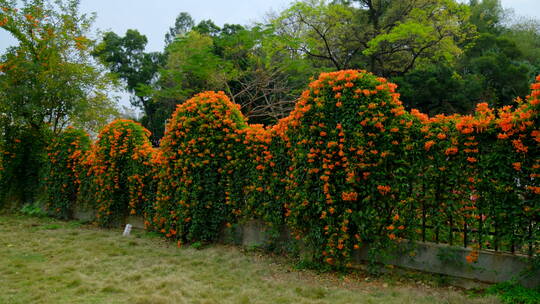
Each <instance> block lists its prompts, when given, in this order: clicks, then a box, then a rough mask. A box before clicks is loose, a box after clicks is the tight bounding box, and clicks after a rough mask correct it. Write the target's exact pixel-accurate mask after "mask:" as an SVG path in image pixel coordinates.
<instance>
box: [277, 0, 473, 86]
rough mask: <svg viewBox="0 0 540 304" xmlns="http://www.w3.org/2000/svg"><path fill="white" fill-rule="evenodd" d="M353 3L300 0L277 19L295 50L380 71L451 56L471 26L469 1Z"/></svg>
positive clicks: (365, 0) (339, 65) (342, 64)
mask: <svg viewBox="0 0 540 304" xmlns="http://www.w3.org/2000/svg"><path fill="white" fill-rule="evenodd" d="M354 2H356V3H357V5H356V6H355V5H352V1H334V2H331V3H328V2H327V1H325V0H309V1H303V2H297V3H295V4H293V6H292V7H291V8H289V9H288V10H286V11H285V12H283V13H282V14H281V15H280V16H278V17H277V18H275V19H274V24H275V26H276V29H277V31H278V33H279V34H280V35H282V36H283V39H284V40H285V41H287V43H288V44H289V46H290V48H291V50H293V51H294V52H300V53H303V54H306V55H307V56H309V57H311V58H312V59H313V60H318V61H320V60H323V61H326V62H328V63H330V64H331V66H332V67H333V68H334V69H338V70H339V69H347V68H367V69H368V70H370V71H372V72H374V73H376V74H379V75H382V76H392V75H394V76H395V75H403V74H404V73H406V72H408V71H410V70H412V69H413V68H414V67H415V66H417V65H420V64H423V63H426V62H427V63H429V62H434V61H437V60H438V61H440V60H443V61H451V60H453V59H454V58H455V57H456V56H458V55H459V54H460V53H461V49H460V47H459V44H460V43H461V42H462V41H463V40H464V39H466V38H468V36H469V32H470V30H471V29H470V28H469V27H468V26H467V23H466V21H467V18H468V7H467V5H464V4H459V3H457V2H456V1H455V0H404V1H391V0H357V1H354Z"/></svg>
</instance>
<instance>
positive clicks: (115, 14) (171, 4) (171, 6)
mask: <svg viewBox="0 0 540 304" xmlns="http://www.w3.org/2000/svg"><path fill="white" fill-rule="evenodd" d="M461 1H466V0H461ZM291 2H292V1H291V0H151V1H149V0H81V11H82V12H84V13H91V12H96V13H97V19H96V22H95V28H97V29H99V30H102V31H108V30H112V31H114V32H115V33H117V34H119V35H123V34H125V32H126V30H127V29H137V30H138V31H139V32H141V33H142V34H144V35H146V36H147V37H148V46H147V50H148V51H162V50H163V45H164V42H163V41H164V37H165V33H166V32H167V30H168V29H169V27H170V26H172V25H173V24H174V20H175V19H176V16H177V15H178V14H179V13H180V12H188V13H189V14H190V15H191V16H192V17H193V18H194V19H195V22H199V21H201V20H204V19H211V20H212V21H214V23H216V24H217V25H219V26H222V25H223V24H225V23H235V24H242V25H246V24H250V23H252V22H255V21H261V20H262V19H263V18H264V16H265V15H266V14H267V13H268V12H269V11H280V10H282V9H284V8H286V7H287V6H288V4H289V3H291ZM501 2H502V5H503V7H505V8H512V9H513V10H514V11H515V13H516V14H517V15H522V16H527V17H534V18H537V19H540V0H501ZM14 43H15V40H14V39H13V38H12V37H11V36H10V35H9V34H8V33H7V32H5V31H3V30H0V52H2V51H3V50H4V49H5V48H6V47H8V46H10V45H13V44H14ZM123 95H124V94H123ZM121 104H123V105H126V104H128V102H127V98H126V96H123V97H122V102H121Z"/></svg>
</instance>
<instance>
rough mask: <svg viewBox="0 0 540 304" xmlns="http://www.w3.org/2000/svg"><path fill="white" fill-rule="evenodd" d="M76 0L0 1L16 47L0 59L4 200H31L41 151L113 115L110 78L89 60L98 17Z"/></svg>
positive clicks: (0, 23)
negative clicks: (74, 129)
mask: <svg viewBox="0 0 540 304" xmlns="http://www.w3.org/2000/svg"><path fill="white" fill-rule="evenodd" d="M78 7H79V1H78V0H58V1H54V2H52V1H46V0H26V1H23V2H22V7H20V8H18V6H17V1H15V0H0V8H1V11H0V27H1V28H2V29H4V30H6V31H7V32H9V33H10V34H11V35H12V36H13V37H15V39H16V40H17V42H18V45H16V46H13V47H10V48H8V49H7V50H6V52H5V53H4V54H3V55H2V56H1V57H0V109H2V118H1V121H0V122H1V123H2V125H0V136H1V137H3V140H1V141H0V142H2V143H3V144H2V146H1V147H0V150H1V152H2V153H4V154H5V155H10V157H9V160H7V158H4V162H3V164H2V166H3V169H4V170H3V173H2V179H1V180H0V194H1V195H2V196H4V197H3V198H6V196H9V198H10V200H12V201H16V202H17V201H30V200H32V199H34V195H35V194H36V191H37V188H38V186H39V179H38V176H39V171H40V169H41V167H42V165H43V160H44V147H45V145H46V144H47V141H48V139H50V137H51V136H56V135H57V134H58V133H59V132H60V131H61V130H62V129H64V128H65V127H66V126H67V125H69V124H71V125H75V126H80V127H84V128H86V129H90V130H97V129H99V128H100V127H101V125H103V124H104V123H106V122H107V120H109V119H110V118H111V116H112V115H114V114H115V113H116V109H115V105H114V103H113V102H112V101H111V100H110V99H109V98H108V95H107V91H108V90H110V89H111V81H110V80H111V79H110V78H109V77H108V76H107V74H106V73H105V72H104V71H103V69H102V68H101V67H100V66H97V65H94V64H93V63H92V62H91V57H90V50H91V48H92V46H93V41H92V40H90V39H89V38H87V34H88V32H89V30H90V27H91V24H92V21H93V17H91V16H86V15H81V14H80V13H79V11H78Z"/></svg>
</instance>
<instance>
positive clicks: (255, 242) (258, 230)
mask: <svg viewBox="0 0 540 304" xmlns="http://www.w3.org/2000/svg"><path fill="white" fill-rule="evenodd" d="M267 231H268V227H266V226H265V225H264V223H262V222H260V221H250V222H247V223H245V224H242V225H238V226H237V227H235V228H234V229H231V231H229V232H228V235H229V238H228V240H226V241H228V242H229V243H234V244H236V245H242V246H247V247H264V246H268V245H269V243H268V242H271V241H272V240H271V238H270V237H269V236H268V235H267V234H266V232H267ZM231 237H232V242H231ZM281 240H282V241H283V236H282V238H281ZM290 241H293V240H291V239H290V238H289V242H290ZM300 247H301V246H300ZM368 251H369V248H368V247H367V246H365V247H363V248H360V249H359V250H357V251H356V252H354V254H353V259H354V261H355V262H357V263H363V262H365V261H367V260H368ZM470 251H471V249H469V248H463V247H458V246H449V245H442V244H434V243H423V242H415V243H410V242H403V243H402V244H399V245H398V246H397V249H396V251H395V252H393V253H392V254H390V256H391V258H389V259H386V260H384V261H381V262H384V263H385V264H390V265H395V266H398V267H402V268H407V269H414V270H419V271H424V272H429V273H437V274H444V275H448V276H451V277H456V278H462V279H467V280H473V281H480V282H485V283H499V282H504V281H508V280H511V279H513V278H516V279H518V280H519V281H520V282H521V283H522V284H523V285H524V286H527V287H536V286H540V271H536V273H534V274H532V275H531V276H529V277H521V276H520V274H521V273H522V272H523V271H525V270H527V269H528V263H527V262H528V260H529V258H528V257H527V256H520V255H512V254H506V253H499V252H490V251H480V253H479V256H478V261H477V262H476V263H472V264H469V263H467V262H466V259H465V257H466V256H467V255H469V253H470Z"/></svg>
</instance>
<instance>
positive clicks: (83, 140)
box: [44, 127, 90, 219]
mask: <svg viewBox="0 0 540 304" xmlns="http://www.w3.org/2000/svg"><path fill="white" fill-rule="evenodd" d="M89 147H90V137H89V136H88V134H87V133H86V132H84V131H82V130H78V129H74V128H71V127H70V128H67V129H66V130H64V131H63V132H62V133H61V134H60V135H59V136H57V137H55V138H54V139H53V140H52V142H51V144H50V145H49V146H48V147H47V152H48V153H47V156H48V163H47V168H46V176H45V178H44V180H45V193H46V205H45V208H46V209H47V210H48V212H49V213H50V214H52V215H53V216H55V217H58V218H62V219H69V218H71V217H72V213H73V204H74V203H75V201H76V199H77V194H78V190H79V185H80V175H81V173H84V172H82V166H81V162H82V159H83V155H84V153H86V152H87V151H88V149H89Z"/></svg>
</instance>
